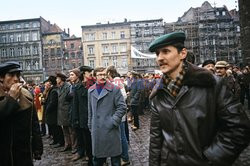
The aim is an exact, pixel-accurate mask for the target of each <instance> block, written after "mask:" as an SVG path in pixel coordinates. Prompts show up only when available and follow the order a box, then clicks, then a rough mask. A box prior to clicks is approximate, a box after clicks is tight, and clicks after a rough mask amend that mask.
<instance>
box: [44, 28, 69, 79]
mask: <svg viewBox="0 0 250 166" xmlns="http://www.w3.org/2000/svg"><path fill="white" fill-rule="evenodd" d="M63 48H64V47H63V36H62V33H47V34H43V66H44V69H45V75H46V77H47V76H49V75H55V73H56V72H63V65H62V64H63V63H64V62H63V58H62V57H63Z"/></svg>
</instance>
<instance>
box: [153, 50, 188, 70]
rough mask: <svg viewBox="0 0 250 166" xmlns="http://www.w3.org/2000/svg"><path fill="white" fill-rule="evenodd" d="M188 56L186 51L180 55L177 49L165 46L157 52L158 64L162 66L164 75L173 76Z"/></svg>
mask: <svg viewBox="0 0 250 166" xmlns="http://www.w3.org/2000/svg"><path fill="white" fill-rule="evenodd" d="M184 54H185V55H184ZM186 54H187V52H186V49H183V51H181V52H180V53H178V50H177V48H175V47H173V46H165V47H162V48H159V49H158V50H157V51H156V55H157V57H156V62H157V64H158V65H159V66H160V70H161V71H162V73H164V74H171V73H172V72H174V71H175V70H176V69H177V68H178V67H179V65H180V64H181V61H182V60H183V59H184V58H185V57H186Z"/></svg>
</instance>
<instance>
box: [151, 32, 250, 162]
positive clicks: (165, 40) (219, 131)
mask: <svg viewBox="0 0 250 166" xmlns="http://www.w3.org/2000/svg"><path fill="white" fill-rule="evenodd" d="M184 41H185V34H184V33H182V32H173V33H169V34H166V35H163V36H161V37H159V38H158V39H156V40H155V41H153V42H152V43H151V45H150V47H149V50H150V51H151V52H155V53H156V55H157V57H156V61H157V63H158V65H159V67H160V70H161V71H162V73H163V76H162V78H161V79H160V81H159V82H158V83H157V84H156V86H155V87H154V89H153V91H152V93H151V95H150V101H151V110H152V114H151V126H150V148H149V165H150V166H159V165H167V166H180V165H181V166H209V165H215V166H229V165H232V163H233V162H234V161H235V160H236V158H237V157H238V155H239V154H240V153H241V151H242V150H243V149H244V148H245V147H246V146H247V145H248V143H249V140H250V121H249V119H248V118H247V116H246V114H245V112H244V110H243V107H242V105H241V104H240V103H239V101H238V100H235V98H234V97H233V94H232V93H231V91H230V89H229V88H228V87H227V85H226V84H224V82H223V81H222V80H221V78H219V77H217V76H214V75H213V74H212V73H211V72H209V71H207V70H206V69H203V68H199V67H197V66H195V65H193V64H191V63H189V62H187V61H186V60H185V58H186V56H187V49H186V48H185V46H184Z"/></svg>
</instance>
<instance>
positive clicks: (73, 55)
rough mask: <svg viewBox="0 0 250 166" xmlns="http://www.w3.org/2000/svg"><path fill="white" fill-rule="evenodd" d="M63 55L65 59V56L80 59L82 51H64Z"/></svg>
mask: <svg viewBox="0 0 250 166" xmlns="http://www.w3.org/2000/svg"><path fill="white" fill-rule="evenodd" d="M64 57H65V58H66V59H67V58H72V59H74V58H79V59H82V52H80V51H78V52H76V53H75V52H71V53H65V54H64Z"/></svg>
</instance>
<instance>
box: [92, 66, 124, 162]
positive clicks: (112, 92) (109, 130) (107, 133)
mask: <svg viewBox="0 0 250 166" xmlns="http://www.w3.org/2000/svg"><path fill="white" fill-rule="evenodd" d="M94 76H95V77H96V79H97V81H96V83H95V84H94V85H93V86H91V87H90V88H89V90H88V127H89V129H90V131H91V138H92V153H93V156H94V157H93V165H94V166H102V165H103V164H104V162H105V161H106V158H107V157H111V163H112V166H120V165H121V161H120V155H121V153H122V147H121V137H120V136H121V134H120V128H119V126H120V124H121V120H122V117H123V115H124V114H125V111H126V104H125V101H124V98H123V96H122V94H121V91H120V89H119V87H117V86H115V85H114V84H112V83H111V82H108V81H106V73H105V68H103V67H99V68H96V69H95V70H94Z"/></svg>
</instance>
